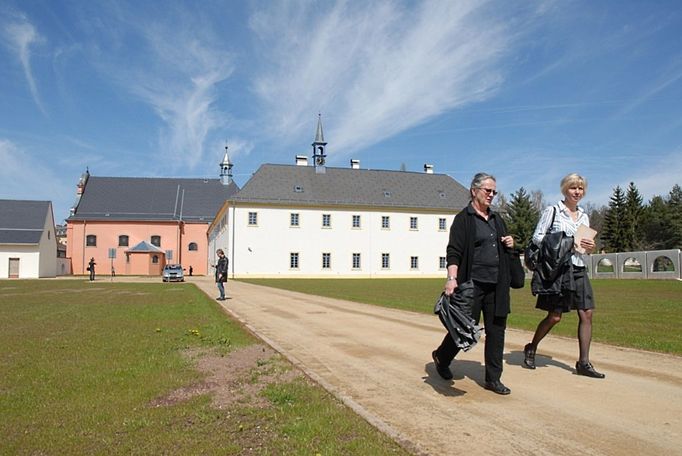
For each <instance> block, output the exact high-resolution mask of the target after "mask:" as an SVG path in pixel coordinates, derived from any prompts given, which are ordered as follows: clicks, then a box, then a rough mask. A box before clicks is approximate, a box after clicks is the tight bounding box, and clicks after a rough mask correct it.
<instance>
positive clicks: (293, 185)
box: [231, 164, 469, 211]
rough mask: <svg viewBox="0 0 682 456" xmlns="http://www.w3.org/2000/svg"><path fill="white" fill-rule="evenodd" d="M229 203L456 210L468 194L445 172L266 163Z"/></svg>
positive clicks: (461, 205)
mask: <svg viewBox="0 0 682 456" xmlns="http://www.w3.org/2000/svg"><path fill="white" fill-rule="evenodd" d="M231 201H234V202H235V203H251V204H253V203H267V204H283V205H286V204H292V205H320V204H322V205H332V206H334V205H339V206H345V205H352V206H367V207H377V206H378V207H389V208H408V209H439V210H446V211H456V210H460V209H462V208H463V207H464V206H466V205H467V204H468V202H469V191H468V190H467V189H466V188H465V187H463V186H462V185H461V184H460V183H458V182H457V181H455V180H454V179H453V178H452V177H450V176H448V175H446V174H427V173H417V172H407V171H386V170H366V169H351V168H326V169H325V172H324V173H319V172H316V170H315V168H314V167H312V166H295V165H272V164H266V165H262V166H261V167H260V168H259V169H258V171H256V173H255V174H254V175H253V177H251V179H249V181H248V182H247V183H246V184H245V185H244V188H243V189H242V190H240V191H239V192H238V193H237V194H236V195H234V197H233V198H231Z"/></svg>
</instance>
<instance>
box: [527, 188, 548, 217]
mask: <svg viewBox="0 0 682 456" xmlns="http://www.w3.org/2000/svg"><path fill="white" fill-rule="evenodd" d="M530 200H531V201H532V202H533V206H534V207H535V209H537V210H538V212H540V213H541V212H542V210H543V209H544V208H545V206H547V204H546V203H545V195H544V194H543V193H542V190H532V191H531V192H530Z"/></svg>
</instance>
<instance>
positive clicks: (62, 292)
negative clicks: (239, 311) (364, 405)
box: [0, 280, 405, 455]
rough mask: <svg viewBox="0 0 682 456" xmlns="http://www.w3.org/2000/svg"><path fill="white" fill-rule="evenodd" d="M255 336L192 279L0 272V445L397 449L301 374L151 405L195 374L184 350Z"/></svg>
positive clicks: (226, 345)
mask: <svg viewBox="0 0 682 456" xmlns="http://www.w3.org/2000/svg"><path fill="white" fill-rule="evenodd" d="M256 342H257V341H256V340H255V339H254V338H253V337H252V336H250V335H249V334H248V333H247V332H246V331H245V330H244V329H243V328H241V327H240V326H239V325H238V324H236V323H234V322H232V321H231V320H230V319H229V318H228V317H227V316H226V315H225V313H224V312H223V311H222V309H221V308H220V307H219V306H218V305H217V303H215V301H213V300H212V299H209V298H207V297H206V296H205V295H204V294H203V293H202V292H201V291H199V290H198V289H197V288H196V287H195V286H193V285H190V284H172V285H168V284H161V283H159V284H128V283H104V282H95V283H89V282H88V281H85V280H19V281H0V442H2V443H0V454H55V455H57V454H107V455H108V454H126V455H128V454H183V455H185V454H226V455H238V454H244V453H248V454H287V455H288V454H301V455H310V454H312V455H314V454H317V453H319V454H405V452H404V451H403V450H402V449H401V448H400V447H398V445H397V444H396V443H395V442H393V441H392V440H390V439H389V438H387V437H386V436H385V435H383V434H381V433H379V432H378V431H377V430H376V429H374V428H373V427H372V426H370V425H369V424H367V423H366V422H365V421H364V420H363V419H361V418H360V417H358V416H357V415H355V414H354V413H352V412H351V411H350V410H349V409H348V408H346V407H345V406H343V405H342V404H341V403H339V402H338V401H337V400H335V399H334V398H333V397H332V396H330V395H329V394H327V393H326V391H324V390H322V389H321V388H319V387H317V386H316V385H313V384H312V383H311V382H309V381H308V380H306V379H305V377H302V376H299V377H297V378H295V379H293V380H289V381H286V382H283V383H277V384H271V385H270V386H268V387H266V389H265V390H263V391H262V392H261V393H260V394H261V395H262V397H263V398H267V399H268V401H266V402H265V403H266V404H269V405H266V406H264V407H263V406H261V407H254V406H251V405H250V404H249V403H248V402H247V403H239V404H233V405H231V406H229V407H226V408H221V409H218V408H215V407H214V406H213V405H212V402H211V397H210V396H209V395H207V394H203V395H199V396H196V397H194V398H192V399H189V400H186V401H179V402H174V403H172V404H170V405H162V406H155V405H152V404H153V403H154V402H153V401H154V400H155V399H158V398H160V397H164V396H166V395H168V394H169V393H170V392H173V391H175V390H177V389H180V388H183V387H187V386H189V385H193V384H196V383H197V382H198V381H200V380H201V378H202V376H203V375H204V374H201V373H200V372H199V371H198V370H197V369H196V368H195V366H194V365H193V363H192V362H190V361H189V360H188V359H187V358H186V357H183V356H182V355H181V352H182V351H183V350H185V349H187V348H203V349H204V350H211V351H214V350H215V351H216V352H217V353H219V354H222V355H224V356H226V355H229V354H230V353H232V352H233V351H234V350H238V349H240V348H242V347H245V346H248V345H250V344H254V343H256ZM273 362H274V361H273ZM279 362H280V363H281V364H282V365H283V366H285V369H290V368H291V366H289V365H288V363H286V362H284V361H283V360H281V359H280V360H279ZM259 372H260V371H259ZM255 375H257V374H254V373H252V374H251V376H252V377H253V376H255ZM250 449H251V450H250Z"/></svg>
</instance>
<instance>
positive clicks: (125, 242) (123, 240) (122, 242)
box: [118, 234, 128, 247]
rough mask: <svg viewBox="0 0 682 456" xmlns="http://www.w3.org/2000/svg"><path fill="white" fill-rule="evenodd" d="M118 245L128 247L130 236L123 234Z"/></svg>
mask: <svg viewBox="0 0 682 456" xmlns="http://www.w3.org/2000/svg"><path fill="white" fill-rule="evenodd" d="M118 246H119V247H128V236H127V235H125V234H122V235H120V236H119V237H118Z"/></svg>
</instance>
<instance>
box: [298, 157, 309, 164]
mask: <svg viewBox="0 0 682 456" xmlns="http://www.w3.org/2000/svg"><path fill="white" fill-rule="evenodd" d="M296 166H308V157H307V156H305V155H296Z"/></svg>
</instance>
